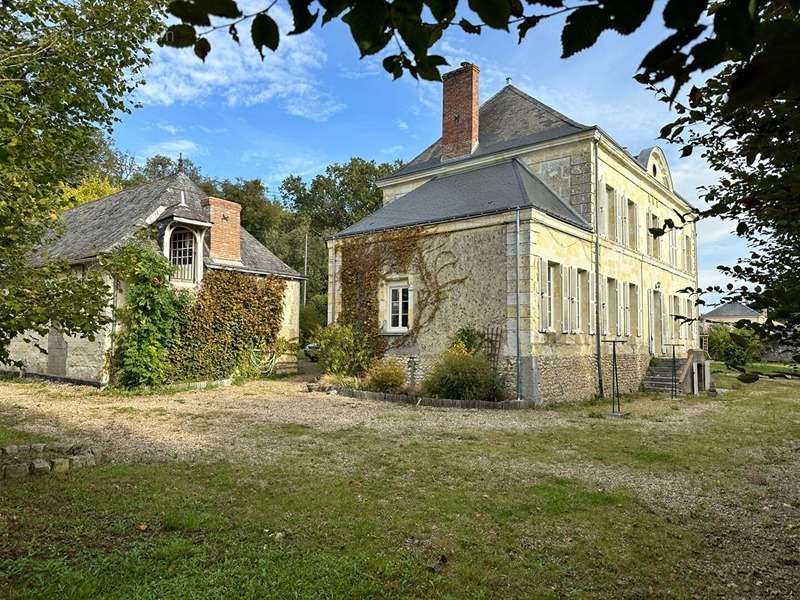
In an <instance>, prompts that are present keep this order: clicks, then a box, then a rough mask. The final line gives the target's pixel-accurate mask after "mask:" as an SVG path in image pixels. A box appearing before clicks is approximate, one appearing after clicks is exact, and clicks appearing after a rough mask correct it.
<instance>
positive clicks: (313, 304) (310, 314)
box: [300, 294, 328, 346]
mask: <svg viewBox="0 0 800 600" xmlns="http://www.w3.org/2000/svg"><path fill="white" fill-rule="evenodd" d="M327 318H328V296H326V295H325V294H315V295H314V296H311V298H309V299H308V304H304V305H303V306H301V307H300V345H301V346H305V345H306V344H307V343H309V342H310V341H311V340H312V339H313V337H314V336H315V335H316V333H317V331H318V330H319V328H320V327H324V326H325V321H326V320H327Z"/></svg>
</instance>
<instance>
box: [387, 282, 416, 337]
mask: <svg viewBox="0 0 800 600" xmlns="http://www.w3.org/2000/svg"><path fill="white" fill-rule="evenodd" d="M388 300H389V327H388V330H389V331H392V332H398V331H408V323H409V315H410V314H411V290H410V289H409V287H408V284H405V283H402V284H392V285H390V286H389V298H388Z"/></svg>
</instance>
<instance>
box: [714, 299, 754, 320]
mask: <svg viewBox="0 0 800 600" xmlns="http://www.w3.org/2000/svg"><path fill="white" fill-rule="evenodd" d="M759 316H761V315H760V313H759V312H758V311H757V310H753V309H752V308H750V307H749V306H745V305H744V304H742V303H741V302H728V303H726V304H722V305H720V306H718V307H716V308H715V309H714V310H712V311H709V312H707V313H706V314H704V315H703V318H707V317H711V318H715V317H716V318H719V317H739V318H742V319H747V318H749V317H759Z"/></svg>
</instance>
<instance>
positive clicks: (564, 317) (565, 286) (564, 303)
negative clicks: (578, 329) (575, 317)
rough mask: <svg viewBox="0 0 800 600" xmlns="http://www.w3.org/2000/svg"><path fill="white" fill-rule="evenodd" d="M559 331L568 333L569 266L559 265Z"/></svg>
mask: <svg viewBox="0 0 800 600" xmlns="http://www.w3.org/2000/svg"><path fill="white" fill-rule="evenodd" d="M560 271H561V333H569V327H570V319H569V282H570V279H571V278H570V276H569V267H565V266H564V265H561V269H560Z"/></svg>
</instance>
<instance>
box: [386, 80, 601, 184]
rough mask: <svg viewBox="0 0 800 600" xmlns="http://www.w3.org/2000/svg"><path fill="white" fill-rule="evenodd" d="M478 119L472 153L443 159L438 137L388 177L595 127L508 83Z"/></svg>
mask: <svg viewBox="0 0 800 600" xmlns="http://www.w3.org/2000/svg"><path fill="white" fill-rule="evenodd" d="M479 119H480V127H479V130H478V146H477V147H476V148H475V151H474V152H473V153H472V154H470V155H468V156H465V157H464V158H463V159H453V160H448V161H444V160H442V149H441V138H439V139H438V140H436V141H435V142H434V143H433V144H431V145H430V146H429V147H428V148H426V149H425V150H423V151H422V152H421V153H420V154H419V155H418V156H417V157H416V158H414V159H413V160H411V162H409V163H408V164H407V165H405V166H404V167H403V168H401V169H399V170H398V171H396V172H395V173H393V174H392V175H391V176H389V177H387V179H391V178H393V177H397V176H400V175H408V174H411V173H417V172H419V171H424V170H426V169H432V168H434V167H438V166H440V165H442V164H453V163H458V162H460V161H461V160H468V159H472V158H475V157H476V156H484V155H488V154H492V153H495V152H501V151H503V150H509V149H511V148H518V147H521V146H528V145H531V144H536V143H539V142H545V141H548V140H553V139H557V138H561V137H565V136H568V135H572V134H575V133H580V132H583V131H590V130H592V129H594V127H593V126H589V125H582V124H581V123H578V122H576V121H573V120H572V119H570V118H569V117H567V116H565V115H562V114H561V113H560V112H558V111H557V110H555V109H554V108H551V107H549V106H547V105H546V104H544V103H542V102H540V101H539V100H537V99H536V98H533V97H532V96H529V95H528V94H526V93H525V92H523V91H522V90H520V89H518V88H516V87H514V86H513V85H507V86H505V87H504V88H503V89H502V90H500V91H499V92H498V93H497V94H495V95H494V96H492V97H491V98H490V99H489V100H487V101H486V102H484V103H483V104H482V105H481V107H480V109H479Z"/></svg>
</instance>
